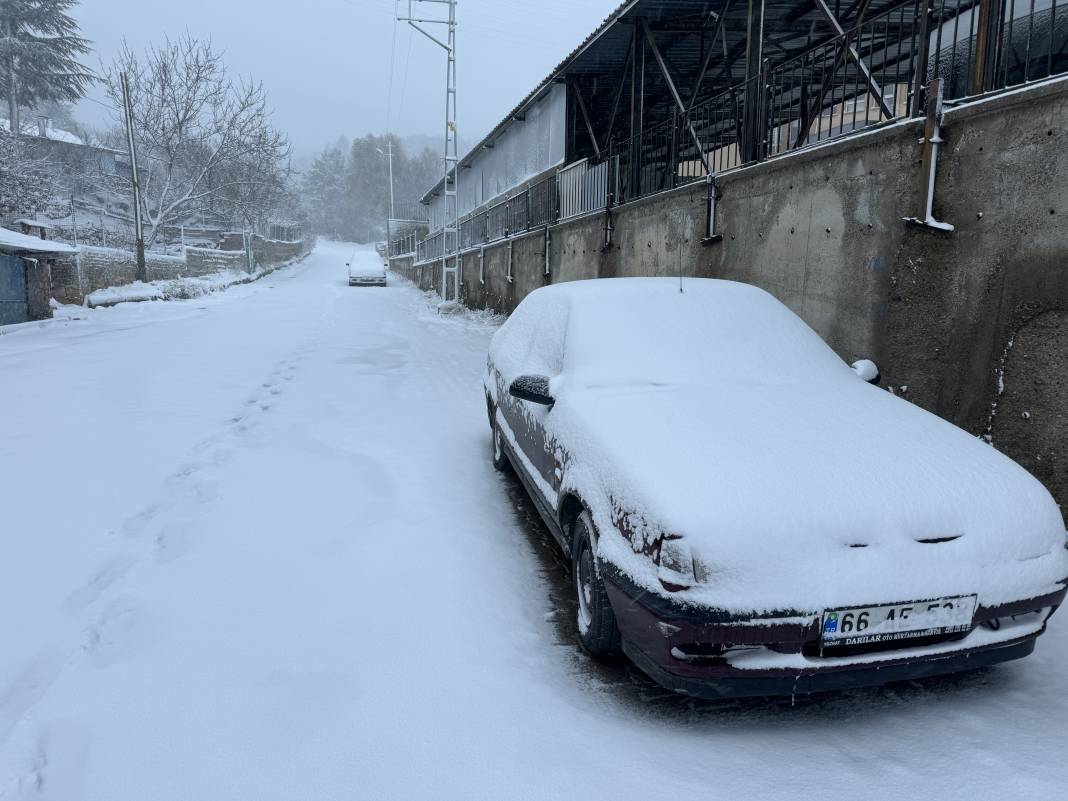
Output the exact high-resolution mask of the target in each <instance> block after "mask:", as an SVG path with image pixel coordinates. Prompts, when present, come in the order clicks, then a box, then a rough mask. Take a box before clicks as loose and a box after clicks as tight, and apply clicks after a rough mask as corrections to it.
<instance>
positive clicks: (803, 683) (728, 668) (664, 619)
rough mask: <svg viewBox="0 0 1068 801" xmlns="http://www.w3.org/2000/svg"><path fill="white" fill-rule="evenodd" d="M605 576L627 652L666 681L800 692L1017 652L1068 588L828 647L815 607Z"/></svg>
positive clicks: (953, 668)
mask: <svg viewBox="0 0 1068 801" xmlns="http://www.w3.org/2000/svg"><path fill="white" fill-rule="evenodd" d="M604 578H605V584H606V588H607V590H608V596H609V600H610V601H611V603H612V609H613V611H614V612H615V616H616V621H617V623H618V624H619V629H620V633H621V634H622V636H623V649H624V651H625V653H626V654H627V656H628V657H630V659H631V660H632V661H633V662H634V663H635V664H636V665H637V666H638V667H639V668H641V670H642V671H643V672H645V673H646V674H648V675H649V676H650V677H651V678H652V679H653V680H654V681H656V682H657V683H658V684H660V685H661V686H663V687H665V688H667V689H669V690H673V691H676V692H680V693H685V694H687V695H692V696H695V697H700V698H731V697H743V696H756V695H804V694H808V693H815V692H826V691H835V690H843V689H848V688H853V687H863V686H870V685H876V684H885V683H886V682H891V681H902V680H908V679H917V678H924V677H928V676H938V675H943V674H948V673H956V672H960V671H964V670H972V669H975V668H980V667H986V666H988V665H994V664H997V663H999V662H1006V661H1009V660H1012V659H1020V658H1022V657H1025V656H1027V655H1028V654H1030V653H1031V652H1032V651H1033V650H1034V648H1035V640H1036V639H1037V637H1038V636H1039V635H1040V634H1041V633H1042V632H1043V631H1045V628H1046V621H1047V620H1048V619H1049V617H1050V615H1051V614H1052V613H1053V612H1054V611H1055V610H1056V608H1057V607H1058V606H1059V605H1060V604H1061V602H1062V601H1063V600H1064V597H1065V589H1064V588H1062V589H1060V590H1059V591H1057V592H1053V593H1048V594H1044V595H1041V596H1038V597H1034V598H1028V599H1023V600H1020V601H1016V602H1014V603H1009V604H1002V605H999V606H996V607H982V606H980V607H979V608H978V609H977V610H976V612H975V615H974V617H973V623H972V629H971V631H969V632H967V633H965V634H963V635H957V636H956V637H955V638H952V639H941V640H938V641H935V642H923V641H917V642H916V643H914V644H907V645H900V643H898V644H895V645H896V646H897V647H892V648H887V649H885V650H871V651H866V652H861V653H852V654H848V655H835V656H825V655H823V654H822V653H821V650H820V614H818V613H802V612H792V611H787V612H779V613H773V614H771V615H768V616H763V617H759V618H753V617H738V616H736V615H731V614H729V613H726V612H722V611H717V610H707V609H706V610H699V609H695V608H693V607H686V606H682V605H679V604H675V603H672V602H671V601H670V600H668V599H665V598H663V597H662V596H657V595H652V594H651V593H646V592H642V591H640V590H639V589H638V588H636V587H635V586H633V585H632V584H631V583H630V582H629V580H628V579H627V578H626V577H624V576H622V575H621V574H619V573H617V572H616V571H605V575H604Z"/></svg>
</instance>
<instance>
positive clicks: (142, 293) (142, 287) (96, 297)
mask: <svg viewBox="0 0 1068 801" xmlns="http://www.w3.org/2000/svg"><path fill="white" fill-rule="evenodd" d="M279 266H282V265H279ZM275 269H277V267H271V268H267V269H257V270H256V271H255V272H252V273H246V272H244V271H242V270H221V271H219V272H217V273H209V274H208V275H201V276H197V277H190V278H173V279H168V280H164V281H151V282H149V283H145V282H143V281H135V282H134V283H132V284H124V285H123V286H113V287H107V288H106V289H98V290H97V291H95V292H91V293H89V294H88V295H86V297H85V303H86V305H87V306H89V307H90V308H95V307H97V306H114V305H115V304H117V303H137V302H141V301H146V300H181V299H186V298H198V297H201V296H202V295H209V294H211V293H212V292H221V291H223V290H225V289H227V288H229V287H231V286H233V285H234V284H247V283H249V282H250V281H255V280H256V279H258V278H262V277H263V276H265V275H267V274H268V273H271V272H273V271H274V270H275Z"/></svg>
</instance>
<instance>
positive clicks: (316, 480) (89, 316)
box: [0, 243, 1068, 801]
mask: <svg viewBox="0 0 1068 801" xmlns="http://www.w3.org/2000/svg"><path fill="white" fill-rule="evenodd" d="M351 253H352V247H351V246H348V247H343V246H339V245H332V244H330V243H322V244H321V245H320V246H319V247H318V248H317V250H316V251H315V252H314V253H313V254H312V256H311V257H310V258H309V259H308V261H307V262H306V264H305V266H303V267H302V268H301V269H299V270H292V269H291V270H285V271H281V272H279V273H277V274H276V275H275V276H273V277H271V278H270V279H268V280H265V281H260V282H257V283H254V284H249V285H247V286H241V287H234V288H233V289H231V290H230V291H228V292H223V293H217V294H214V295H211V296H206V297H203V298H199V299H197V300H194V301H191V302H179V303H167V304H163V303H144V304H124V305H122V306H119V307H117V308H114V309H110V310H107V311H103V310H102V311H99V312H87V311H86V310H84V309H81V310H79V317H80V318H81V319H77V320H75V319H71V320H68V321H65V322H63V321H57V322H56V324H52V325H47V326H42V325H36V326H34V327H25V328H21V329H20V330H19V331H18V332H17V333H16V334H15V335H12V336H5V337H0V375H2V376H3V380H4V391H3V392H2V393H0V464H2V465H3V466H4V467H5V470H4V474H3V475H4V480H3V481H0V520H2V523H0V634H2V636H3V647H2V648H0V799H3V801H8V800H9V799H19V801H21V800H22V799H34V801H38V800H39V799H53V800H54V801H74V800H77V801H146V800H147V799H151V801H190V800H191V799H256V800H257V801H272V800H273V799H278V801H283V799H285V800H286V801H289V800H290V799H294V798H309V799H354V798H358V799H363V798H366V799H390V800H391V801H392V800H393V799H413V801H414V799H419V801H425V800H426V799H443V800H444V801H451V800H452V799H457V801H460V800H463V801H467V799H509V801H511V799H531V800H532V801H533V800H534V799H537V801H543V800H548V799H577V798H589V799H612V800H613V801H630V799H634V800H635V801H638V799H641V800H642V801H647V799H651V798H692V799H705V798H739V799H760V801H779V800H780V799H781V800H782V801H786V800H787V799H789V800H790V801H794V800H795V799H799V798H820V799H829V800H830V801H838V800H839V799H843V800H844V799H856V798H864V799H899V798H907V799H923V798H938V799H940V800H941V801H957V800H958V799H959V800H962V801H963V800H965V799H966V800H967V801H978V799H986V798H991V799H994V798H997V799H1004V798H1058V797H1060V795H1061V794H1063V788H1064V787H1065V786H1068V762H1066V761H1065V760H1064V745H1063V731H1064V720H1065V718H1066V717H1068V681H1066V679H1065V670H1064V665H1065V664H1066V663H1068V625H1066V623H1068V617H1064V616H1060V617H1054V619H1053V621H1052V626H1051V630H1050V632H1049V633H1048V634H1047V635H1045V636H1044V637H1043V638H1042V639H1041V640H1040V641H1039V643H1038V650H1037V651H1036V653H1035V654H1034V656H1032V657H1030V658H1028V659H1026V660H1024V661H1022V662H1020V663H1016V664H1008V665H1005V666H1003V667H1000V668H998V669H996V670H992V671H988V672H986V673H981V674H978V675H971V676H966V677H962V678H957V679H949V680H942V681H934V682H921V683H916V684H912V685H906V686H902V685H898V686H894V687H889V688H877V689H873V690H864V691H855V692H849V693H843V694H840V695H834V696H829V697H824V698H818V699H814V700H811V701H802V702H800V703H799V704H798V705H797V706H796V707H791V706H790V705H789V703H788V702H783V703H779V702H774V703H772V702H762V701H754V702H744V703H738V702H733V703H729V704H721V705H715V704H713V705H694V706H690V705H689V704H688V702H686V701H685V700H680V699H678V698H676V697H671V696H668V695H667V694H666V693H663V692H661V691H659V690H657V689H656V688H655V687H653V686H652V685H651V684H650V683H649V682H648V681H645V680H643V679H641V677H639V676H637V675H636V674H635V673H634V672H633V671H630V670H628V669H627V668H626V667H622V666H618V665H617V666H614V667H611V666H610V667H608V668H604V667H598V666H597V665H596V664H594V663H593V662H592V661H591V660H590V659H589V658H588V657H587V656H585V654H584V653H582V652H581V651H580V650H579V649H578V647H577V646H576V645H575V642H574V639H573V635H572V630H571V627H570V625H569V624H568V623H567V621H568V620H569V619H570V614H571V610H570V607H568V606H567V605H566V604H564V603H561V601H560V598H561V597H562V596H563V595H565V594H566V593H568V592H569V591H570V587H569V582H568V581H567V580H566V578H565V576H564V574H563V573H562V569H561V567H560V565H559V564H558V563H557V561H556V560H555V559H554V557H553V556H552V553H553V552H552V551H550V550H549V549H548V548H547V547H545V546H543V544H542V542H543V539H544V538H545V536H546V535H545V533H544V531H543V530H542V529H540V528H539V527H538V526H537V525H536V524H534V523H532V522H531V518H530V515H531V512H530V509H529V504H526V503H525V502H523V501H522V500H521V490H519V489H518V488H517V486H516V484H515V482H514V480H511V479H508V478H505V477H502V476H500V475H499V474H497V473H496V472H495V471H494V470H493V468H492V466H491V465H490V460H489V449H490V443H489V427H488V425H487V421H486V407H485V404H484V402H483V399H482V390H481V375H482V371H483V370H484V367H485V359H486V352H487V348H488V345H489V341H490V338H491V336H492V334H493V332H494V326H493V324H492V321H491V320H488V319H484V318H482V317H478V316H474V315H471V314H468V313H466V312H460V313H457V314H451V315H446V314H439V313H437V312H436V311H435V310H434V309H433V308H430V307H429V306H428V304H427V302H426V300H424V298H423V297H421V296H420V295H419V294H418V293H417V292H415V291H414V290H413V289H411V288H410V287H408V286H404V285H400V284H394V285H393V286H391V287H389V288H387V289H365V288H350V287H349V286H348V285H347V274H346V272H347V271H346V268H345V262H346V261H347V260H348V258H349V257H350V254H351ZM360 254H361V255H366V256H367V257H369V258H375V256H374V253H373V251H361V252H360ZM1058 788H1060V789H1058Z"/></svg>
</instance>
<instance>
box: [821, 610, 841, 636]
mask: <svg viewBox="0 0 1068 801" xmlns="http://www.w3.org/2000/svg"><path fill="white" fill-rule="evenodd" d="M836 631H838V615H837V614H836V613H834V612H830V613H828V614H827V617H825V618H824V619H823V633H824V634H833V633H834V632H836Z"/></svg>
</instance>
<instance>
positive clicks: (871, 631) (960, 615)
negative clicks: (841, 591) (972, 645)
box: [822, 595, 976, 648]
mask: <svg viewBox="0 0 1068 801" xmlns="http://www.w3.org/2000/svg"><path fill="white" fill-rule="evenodd" d="M975 604H976V596H974V595H958V596H955V597H952V598H934V599H931V600H928V601H913V602H911V603H904V604H893V605H890V606H861V607H852V608H849V609H828V610H827V611H826V612H824V613H823V635H822V640H823V646H824V647H825V648H829V647H845V646H854V645H868V644H870V643H881V642H893V641H896V640H911V639H915V638H918V637H933V636H941V635H946V634H958V633H961V632H966V631H969V630H970V629H971V627H972V615H973V614H974V613H975Z"/></svg>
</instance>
